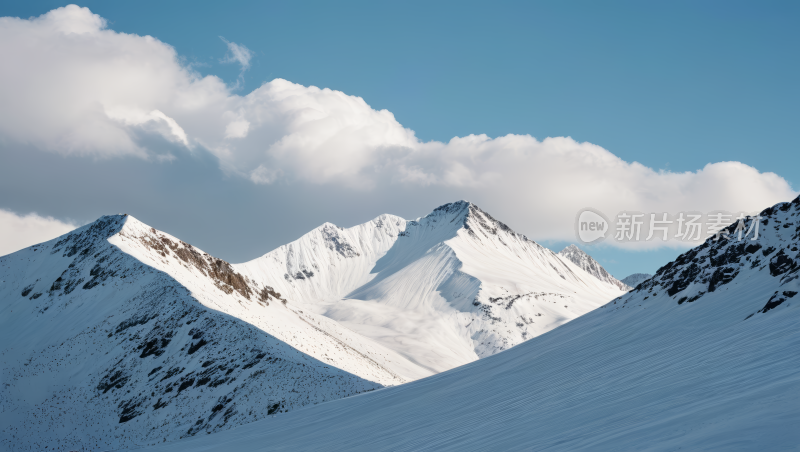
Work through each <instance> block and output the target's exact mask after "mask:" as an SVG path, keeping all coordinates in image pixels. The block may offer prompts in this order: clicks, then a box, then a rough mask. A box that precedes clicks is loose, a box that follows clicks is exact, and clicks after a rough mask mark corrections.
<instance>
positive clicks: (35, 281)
mask: <svg viewBox="0 0 800 452" xmlns="http://www.w3.org/2000/svg"><path fill="white" fill-rule="evenodd" d="M266 282H267V280H262V282H261V283H255V282H253V281H250V280H247V279H246V278H244V277H243V276H242V275H240V274H238V273H237V272H236V271H234V270H233V268H231V266H230V265H229V264H228V263H226V262H224V261H221V260H219V259H216V258H213V257H211V256H209V255H207V254H205V253H203V252H202V251H200V250H198V249H196V248H194V247H192V246H190V245H188V244H186V243H183V242H181V241H180V240H177V239H175V238H174V237H172V236H169V235H168V234H164V233H162V232H159V231H156V230H155V229H153V228H150V227H148V226H146V225H144V224H142V223H141V222H139V221H137V220H136V219H134V218H132V217H130V216H127V215H117V216H108V217H103V218H101V219H99V220H98V221H96V222H95V223H92V224H91V225H87V226H84V227H82V228H79V229H77V230H75V231H73V232H72V233H70V234H68V235H65V236H62V237H60V238H58V239H55V240H52V241H50V242H47V243H43V244H39V245H36V246H33V247H30V248H28V249H24V250H21V251H19V252H16V253H14V254H11V255H8V256H3V257H0V300H1V302H0V303H1V304H0V347H1V348H0V356H1V357H2V358H1V359H2V363H3V365H2V372H3V373H2V383H3V384H2V386H0V424H2V436H1V437H0V444H2V447H0V448H2V449H3V450H44V449H45V448H48V447H49V449H51V450H52V449H53V448H57V449H59V450H70V449H79V450H84V449H82V448H85V450H95V449H98V448H117V447H122V446H131V445H134V444H153V443H156V442H161V441H165V440H174V439H178V438H181V437H185V436H192V435H195V434H198V433H206V432H212V431H218V430H221V429H226V428H230V427H231V426H235V425H239V424H243V423H246V422H251V421H254V420H256V419H260V418H263V417H265V416H267V415H268V414H270V413H273V412H284V411H287V410H291V409H294V408H297V407H301V406H304V405H308V404H314V403H319V402H323V401H326V400H332V399H336V398H340V397H345V396H349V395H353V394H357V393H359V392H364V391H370V390H373V389H376V388H380V387H382V385H391V384H398V383H402V382H404V381H405V379H404V378H402V377H399V376H397V375H395V374H394V373H393V372H391V371H389V370H387V368H386V367H385V366H384V365H383V364H382V363H383V362H384V361H386V360H387V358H386V355H387V354H388V351H386V350H384V349H382V347H381V346H379V345H377V344H373V343H370V341H369V340H367V339H365V338H363V337H361V336H359V335H357V334H355V333H353V332H352V331H349V330H347V329H346V328H342V327H341V326H339V325H336V324H335V323H334V322H331V321H330V320H328V319H326V318H324V317H318V316H315V315H313V314H310V313H304V312H301V311H300V310H297V308H295V307H293V306H292V301H291V300H289V301H288V304H287V303H285V301H286V297H285V296H282V295H281V294H279V293H277V292H276V291H275V290H274V289H273V288H271V287H269V286H268V285H267V284H266Z"/></svg>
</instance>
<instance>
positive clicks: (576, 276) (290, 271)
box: [234, 201, 623, 379]
mask: <svg viewBox="0 0 800 452" xmlns="http://www.w3.org/2000/svg"><path fill="white" fill-rule="evenodd" d="M587 257H588V256H587ZM589 259H591V258H589ZM234 268H235V269H236V271H237V272H240V273H241V274H242V275H245V276H247V277H248V278H250V279H251V280H253V281H256V282H257V283H259V284H267V283H268V284H270V285H272V286H274V287H275V290H277V291H278V292H280V293H282V294H285V295H286V296H287V297H289V298H290V299H291V300H296V303H297V305H298V306H301V309H302V310H303V311H308V312H314V313H316V314H321V315H324V316H326V317H328V318H330V319H332V320H335V321H336V322H338V323H340V324H342V325H344V326H346V327H347V328H349V329H351V330H353V331H356V332H358V333H360V334H362V335H363V336H365V337H368V338H371V339H373V340H375V341H376V342H377V343H379V344H381V345H383V346H385V347H386V348H387V349H390V350H393V351H394V352H396V354H397V355H399V357H403V358H405V359H406V360H400V359H398V356H392V357H391V358H390V361H391V362H389V363H388V364H387V367H389V368H391V369H392V371H393V372H395V373H397V374H399V375H402V376H404V377H407V378H409V379H416V378H420V377H424V376H428V375H432V374H434V373H438V372H442V371H444V370H448V369H452V368H453V367H457V366H460V365H463V364H466V363H469V362H472V361H474V360H476V359H478V358H483V357H486V356H490V355H493V354H495V353H497V352H500V351H503V350H507V349H509V348H511V347H513V346H514V345H517V344H520V343H522V342H523V341H525V340H527V339H530V338H532V337H536V336H538V335H540V334H542V333H545V332H547V331H550V330H552V329H553V328H556V327H557V326H559V325H563V324H564V323H566V322H568V321H570V320H572V319H574V318H576V317H578V316H581V315H583V314H585V313H587V312H589V311H591V310H592V309H595V308H597V307H599V306H601V305H602V304H604V303H606V302H608V300H611V299H613V298H614V297H617V296H619V295H621V294H622V293H623V291H621V290H620V289H619V287H618V285H616V284H613V283H608V282H604V281H601V280H599V279H598V278H595V277H594V276H592V275H591V274H589V273H587V272H586V271H584V270H583V269H581V268H579V267H578V266H576V265H574V264H573V263H572V262H570V261H569V260H567V259H562V258H560V257H559V256H558V255H556V254H555V253H553V252H552V251H550V250H548V249H547V248H544V247H542V246H540V245H539V244H537V243H535V242H533V241H531V240H528V239H527V238H526V237H525V236H523V235H521V234H518V233H516V232H514V231H512V230H511V229H510V228H509V227H508V226H506V225H505V224H503V223H501V222H499V221H497V220H495V219H494V218H492V217H491V216H490V215H489V214H487V213H486V212H484V211H482V210H481V209H479V208H478V207H477V206H475V205H474V204H471V203H469V202H466V201H459V202H456V203H452V204H446V205H444V206H441V207H439V208H437V209H436V210H434V211H433V212H432V213H431V214H429V215H427V216H425V217H423V218H420V219H417V220H413V221H406V220H403V219H402V218H399V217H396V216H393V215H382V216H380V217H378V218H376V219H375V220H372V221H370V222H368V223H365V224H362V225H359V226H355V227H353V228H349V229H342V228H339V227H337V226H335V225H333V224H330V223H326V224H324V225H322V226H320V227H319V228H317V229H315V230H313V231H311V232H309V233H308V234H306V235H304V236H303V237H301V238H300V239H298V240H297V241H295V242H292V243H290V244H288V245H284V246H282V247H280V248H278V249H276V250H274V251H272V252H270V253H268V254H266V255H264V256H262V257H260V258H258V259H255V260H253V261H251V262H248V263H245V264H240V265H234ZM601 269H602V268H601ZM603 271H604V270H603ZM612 279H613V278H612ZM614 281H616V280H614ZM617 283H619V282H618V281H617Z"/></svg>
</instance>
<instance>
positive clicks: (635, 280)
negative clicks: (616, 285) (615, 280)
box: [622, 273, 653, 287]
mask: <svg viewBox="0 0 800 452" xmlns="http://www.w3.org/2000/svg"><path fill="white" fill-rule="evenodd" d="M652 277H653V275H649V274H647V273H634V274H632V275H628V276H626V277H624V278H622V283H623V284H627V285H628V286H630V287H636V286H638V285H639V284H641V283H643V282H645V281H647V280H648V279H650V278H652Z"/></svg>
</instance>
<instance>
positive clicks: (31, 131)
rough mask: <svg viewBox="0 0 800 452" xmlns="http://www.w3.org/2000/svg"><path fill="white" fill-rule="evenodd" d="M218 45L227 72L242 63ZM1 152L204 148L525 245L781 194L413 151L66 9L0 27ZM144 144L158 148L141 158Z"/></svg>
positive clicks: (284, 92)
mask: <svg viewBox="0 0 800 452" xmlns="http://www.w3.org/2000/svg"><path fill="white" fill-rule="evenodd" d="M221 39H223V41H224V42H225V43H226V44H227V45H228V55H227V56H226V57H225V60H226V61H229V62H236V63H238V64H240V65H241V67H242V71H244V70H246V69H247V68H248V67H249V64H250V61H251V58H252V55H253V53H252V52H251V51H250V50H249V49H247V48H246V47H244V46H242V45H239V44H236V43H232V42H229V41H227V40H225V39H224V38H221ZM0 59H2V61H4V65H3V66H2V68H0V100H2V106H1V107H0V139H2V140H5V141H8V142H19V143H25V144H29V145H33V146H35V147H38V148H40V149H43V150H47V151H51V152H57V153H61V154H67V155H92V156H96V157H106V158H110V157H116V156H121V155H134V156H138V157H141V158H144V159H154V158H155V159H163V158H169V157H170V155H171V151H170V149H171V148H170V146H173V147H174V146H178V147H181V148H185V149H189V150H196V149H200V148H202V149H204V150H207V151H208V152H210V153H212V154H213V155H215V156H216V157H217V158H218V160H219V164H220V167H221V168H222V169H223V171H225V172H226V173H227V174H229V175H232V176H238V177H243V178H246V179H248V180H250V181H252V182H253V183H255V184H274V183H276V182H277V181H282V182H284V183H296V184H307V185H309V184H310V185H331V184H333V185H336V186H338V187H346V188H347V189H350V190H374V189H375V188H376V187H387V186H396V187H408V186H425V187H428V188H429V190H432V191H436V190H449V191H454V192H457V193H459V195H460V197H463V198H469V199H472V200H476V201H480V202H481V203H483V204H484V205H487V206H488V207H487V208H490V210H491V209H498V210H503V211H506V212H509V211H510V212H515V213H514V214H513V215H510V216H511V217H512V219H513V220H514V221H515V222H517V224H524V225H527V229H528V230H534V231H536V234H537V238H547V239H570V238H574V235H573V231H572V222H573V219H574V218H575V214H576V212H577V211H578V210H579V209H581V208H583V207H593V208H595V209H599V210H601V211H603V212H606V213H607V214H609V215H613V214H615V213H616V212H619V211H622V210H639V211H644V212H661V211H664V212H670V213H675V212H679V211H687V210H700V211H710V210H719V209H724V210H731V211H755V210H759V209H761V208H763V207H764V206H766V205H770V204H773V203H775V202H778V201H783V200H787V199H790V198H791V197H793V196H795V192H794V191H793V190H792V188H791V187H790V186H789V184H788V183H787V182H786V181H785V180H784V179H783V178H781V177H780V176H778V175H776V174H773V173H761V172H759V171H758V170H756V169H755V168H752V167H750V166H747V165H745V164H742V163H739V162H719V163H710V164H708V165H706V166H705V167H704V168H702V169H698V170H697V171H689V172H669V171H658V170H655V169H652V168H648V167H646V166H644V165H641V164H639V163H636V162H626V161H623V160H622V159H620V158H618V157H617V156H615V155H614V154H612V153H611V152H609V151H608V150H606V149H603V148H602V147H600V146H597V145H594V144H591V143H580V142H577V141H575V140H573V139H571V138H568V137H557V138H545V139H543V140H537V139H536V138H534V137H531V136H529V135H507V136H503V137H497V138H491V137H488V136H486V135H470V136H466V137H455V138H453V139H451V140H450V141H448V142H446V143H444V142H437V141H431V142H422V141H420V140H419V139H418V138H417V137H416V136H415V134H414V132H413V131H412V130H410V129H407V128H405V127H403V126H402V125H401V124H400V123H399V122H398V121H397V120H396V119H395V117H394V115H393V114H392V113H391V112H389V111H387V110H375V109H373V108H371V107H370V106H369V105H368V104H367V103H366V102H365V101H364V100H363V99H362V98H360V97H357V96H351V95H347V94H345V93H342V92H340V91H335V90H330V89H320V88H317V87H314V86H310V87H307V86H302V85H298V84H295V83H292V82H290V81H287V80H282V79H276V80H273V81H270V82H267V83H264V84H263V85H261V86H260V87H259V88H257V89H255V90H253V91H252V92H250V93H248V94H246V95H243V96H241V95H237V94H235V93H234V92H233V90H235V89H236V86H234V87H229V86H227V85H226V84H225V83H224V82H223V81H222V80H220V79H219V78H217V77H214V76H206V77H201V76H200V75H199V74H197V73H195V72H193V71H192V70H191V69H190V68H188V67H186V66H185V65H183V64H182V63H181V61H180V59H179V58H178V55H177V54H176V52H175V50H174V49H173V48H172V47H171V46H169V45H167V44H165V43H163V42H160V41H158V40H157V39H154V38H152V37H149V36H137V35H131V34H125V33H118V32H115V31H113V30H109V29H108V28H107V25H106V22H105V21H104V20H103V19H102V18H101V17H99V16H97V15H95V14H92V13H91V11H89V10H88V9H87V8H79V7H77V6H74V5H71V6H67V7H64V8H59V9H56V10H53V11H50V12H49V13H47V14H45V15H43V16H40V17H38V18H33V19H17V18H2V19H0ZM142 137H157V138H159V139H160V140H161V142H162V143H163V144H162V145H159V146H156V145H153V144H152V143H153V140H144V139H143V138H142Z"/></svg>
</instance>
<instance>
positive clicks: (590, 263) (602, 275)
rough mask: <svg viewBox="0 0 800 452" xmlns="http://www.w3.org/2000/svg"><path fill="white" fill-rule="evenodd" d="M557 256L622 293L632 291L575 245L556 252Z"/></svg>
mask: <svg viewBox="0 0 800 452" xmlns="http://www.w3.org/2000/svg"><path fill="white" fill-rule="evenodd" d="M558 255H559V256H562V257H565V258H567V259H569V260H570V262H572V263H573V264H575V265H577V266H578V267H580V268H582V269H584V270H586V272H587V273H589V274H590V275H592V276H594V277H595V278H597V279H599V280H600V281H603V282H605V283H608V284H611V285H613V286H616V287H618V288H619V289H620V290H624V291H628V290H631V289H633V287H631V286H630V285H628V284H626V283H624V282H622V281H620V280H618V279H617V278H614V277H613V276H611V274H610V273H608V272H607V271H606V269H605V268H603V266H601V265H600V264H599V263H598V262H597V261H596V260H594V259H593V258H592V257H591V256H589V255H588V254H586V253H585V252H584V251H583V250H581V249H580V248H578V247H577V246H575V245H570V246H568V247H566V248H564V249H563V250H561V251H559V252H558Z"/></svg>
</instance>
